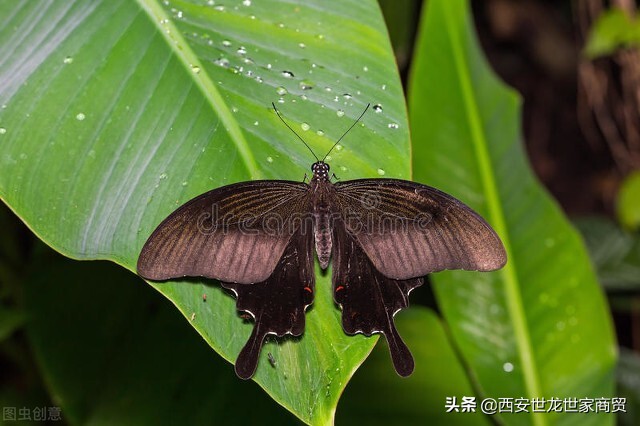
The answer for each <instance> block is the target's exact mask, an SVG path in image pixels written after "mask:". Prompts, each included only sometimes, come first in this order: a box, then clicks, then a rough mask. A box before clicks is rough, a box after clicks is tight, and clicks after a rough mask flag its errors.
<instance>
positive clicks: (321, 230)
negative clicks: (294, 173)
mask: <svg viewBox="0 0 640 426" xmlns="http://www.w3.org/2000/svg"><path fill="white" fill-rule="evenodd" d="M311 170H312V171H313V177H312V178H311V182H309V189H310V191H311V194H312V196H313V199H314V200H316V201H315V203H313V229H314V239H315V243H316V244H315V245H316V253H317V255H318V262H319V263H320V267H321V268H322V269H327V267H328V266H329V259H330V258H331V247H332V243H333V241H332V239H331V218H332V208H331V206H332V205H333V201H334V200H333V198H334V197H335V188H334V187H333V184H332V183H331V181H330V180H329V165H328V164H327V163H325V162H322V161H319V162H317V163H314V164H313V165H312V166H311Z"/></svg>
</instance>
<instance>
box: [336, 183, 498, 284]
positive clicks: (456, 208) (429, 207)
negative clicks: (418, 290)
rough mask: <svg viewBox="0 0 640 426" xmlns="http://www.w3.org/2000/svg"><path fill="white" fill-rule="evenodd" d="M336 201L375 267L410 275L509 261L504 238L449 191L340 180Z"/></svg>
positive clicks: (391, 273)
mask: <svg viewBox="0 0 640 426" xmlns="http://www.w3.org/2000/svg"><path fill="white" fill-rule="evenodd" d="M335 187H336V204H337V206H338V211H339V212H340V214H341V216H342V217H343V219H344V222H345V225H346V228H347V231H348V232H349V233H350V234H352V235H354V236H355V238H356V239H357V241H358V243H359V244H360V245H361V247H362V249H363V250H364V252H365V253H366V254H367V256H368V257H369V259H370V260H371V261H372V262H373V265H374V266H375V268H376V269H377V270H378V271H380V272H382V273H383V274H384V275H386V276H387V277H389V278H394V279H400V280H404V279H409V278H415V277H420V276H424V275H426V274H428V273H431V272H435V271H441V270H444V269H466V270H477V271H490V270H494V269H499V268H500V267H502V266H503V265H504V263H505V262H506V254H505V251H504V247H503V245H502V242H501V241H500V238H499V237H498V236H497V235H496V233H495V232H494V231H493V229H491V227H490V226H489V225H488V224H487V223H486V222H485V221H484V219H482V218H481V217H480V216H479V215H478V214H477V213H475V212H474V211H473V210H471V209H470V208H469V207H467V206H466V205H464V204H463V203H462V202H460V201H458V200H456V199H455V198H453V197H451V196H450V195H448V194H445V193H444V192H441V191H439V190H437V189H435V188H431V187H429V186H426V185H421V184H418V183H414V182H408V181H402V180H395V179H361V180H353V181H347V182H338V183H336V185H335Z"/></svg>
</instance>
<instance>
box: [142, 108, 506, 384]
mask: <svg viewBox="0 0 640 426" xmlns="http://www.w3.org/2000/svg"><path fill="white" fill-rule="evenodd" d="M274 109H275V105H274ZM365 112H366V109H365ZM276 113H278V111H277V110H276ZM362 115H364V112H363V113H362ZM362 115H361V116H360V118H361V117H362ZM278 116H279V114H278ZM360 118H358V120H359V119H360ZM358 120H356V121H355V122H354V124H353V125H352V126H351V127H350V128H349V130H351V128H353V126H354V125H355V123H357V122H358ZM283 122H284V120H283ZM285 125H287V123H286V122H285ZM287 127H289V126H288V125H287ZM289 128H290V127H289ZM349 130H347V132H348V131H349ZM347 132H345V134H346V133H347ZM294 133H295V132H294ZM345 134H343V135H342V137H344V135H345ZM298 137H299V136H298ZM342 137H341V138H340V139H339V140H338V142H340V140H341V139H342ZM338 142H336V144H337V143H338ZM303 143H304V141H303ZM305 145H306V143H305ZM334 146H335V145H334ZM307 147H308V146H307ZM312 153H313V151H312ZM327 155H328V154H327ZM314 156H315V154H314ZM325 158H326V156H325ZM316 160H317V161H316V162H315V163H314V164H313V165H312V166H311V170H312V172H313V177H312V179H311V181H310V182H309V183H304V182H292V181H284V180H262V181H251V182H240V183H236V184H233V185H228V186H224V187H222V188H217V189H214V190H212V191H209V192H207V193H205V194H202V195H200V196H198V197H196V198H194V199H192V200H191V201H189V202H187V203H186V204H184V205H183V206H181V207H179V208H178V209H177V210H176V211H174V212H173V213H171V214H170V215H169V217H167V218H166V219H165V220H164V221H163V222H162V223H161V224H160V225H159V226H158V227H157V228H156V230H155V231H154V232H153V234H151V236H150V237H149V239H148V240H147V242H146V243H145V245H144V247H143V248H142V252H141V253H140V257H139V259H138V273H139V274H140V275H141V276H143V277H144V278H147V279H151V280H167V279H171V278H178V277H184V276H202V277H207V278H214V279H217V280H220V281H221V282H222V285H223V286H224V287H225V288H227V289H230V290H232V291H233V292H234V293H235V295H236V297H237V308H238V310H240V311H243V312H248V313H249V314H250V315H251V316H252V317H253V319H254V321H255V325H254V328H253V333H252V334H251V337H250V338H249V340H248V342H247V343H246V345H245V346H244V348H243V349H242V351H241V352H240V354H239V356H238V359H237V360H236V366H235V370H236V373H237V375H238V376H239V377H241V378H243V379H248V378H250V377H251V376H253V374H254V372H255V370H256V367H257V363H258V356H259V354H260V350H261V348H262V344H263V342H264V339H265V337H266V335H267V334H275V335H277V336H284V335H285V334H291V335H294V336H299V335H301V334H302V333H303V331H304V323H305V309H306V308H307V307H308V306H309V305H311V303H312V302H313V294H314V291H315V289H314V282H315V279H314V271H313V263H314V256H313V249H314V245H315V251H316V253H317V256H318V260H319V263H320V266H321V268H322V269H326V268H327V266H328V265H329V260H330V258H331V257H333V277H332V278H333V294H334V300H335V302H336V303H337V304H338V305H339V306H340V307H341V309H342V327H343V329H344V331H345V332H346V333H348V334H355V333H363V334H365V335H367V336H369V335H371V334H373V333H382V334H384V336H385V337H386V339H387V342H388V344H389V349H390V352H391V358H392V361H393V364H394V367H395V369H396V371H397V372H398V374H399V375H401V376H408V375H409V374H411V373H412V371H413V368H414V361H413V357H412V356H411V352H410V351H409V348H408V347H407V346H406V344H405V343H404V342H403V341H402V339H401V338H400V335H399V334H398V332H397V330H396V327H395V325H394V319H393V317H394V315H395V314H396V313H397V312H398V311H399V310H401V309H403V308H406V307H407V306H408V305H409V300H408V295H409V292H410V291H411V290H412V289H414V288H416V287H418V286H420V285H421V284H422V283H423V280H424V279H423V277H424V276H425V275H427V274H429V273H431V272H435V271H441V270H444V269H467V270H475V271H491V270H494V269H498V268H501V267H502V266H503V265H504V264H505V262H506V254H505V250H504V247H503V245H502V243H501V241H500V239H499V237H498V236H497V235H496V233H495V232H494V231H493V229H491V227H490V226H489V225H488V224H487V223H486V222H485V221H484V220H483V219H482V218H481V217H480V216H479V215H478V214H477V213H475V212H474V211H473V210H471V209H470V208H469V207H467V206H466V205H464V204H463V203H462V202H460V201H458V200H457V199H455V198H453V197H452V196H450V195H448V194H445V193H444V192H441V191H439V190H437V189H435V188H431V187H429V186H425V185H421V184H419V183H414V182H409V181H404V180H396V179H358V180H352V181H345V182H336V183H332V182H331V179H330V176H329V165H328V164H326V163H325V162H324V158H323V159H322V160H319V159H318V158H317V157H316Z"/></svg>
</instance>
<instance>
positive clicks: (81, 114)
mask: <svg viewBox="0 0 640 426" xmlns="http://www.w3.org/2000/svg"><path fill="white" fill-rule="evenodd" d="M85 118H86V116H85V115H84V114H83V113H81V112H79V113H78V114H76V120H78V121H82V120H84V119H85Z"/></svg>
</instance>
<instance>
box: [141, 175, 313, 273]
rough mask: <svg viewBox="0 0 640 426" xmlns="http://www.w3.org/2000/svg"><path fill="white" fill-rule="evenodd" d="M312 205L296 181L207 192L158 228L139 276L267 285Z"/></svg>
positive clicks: (145, 249) (145, 251)
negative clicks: (195, 277) (202, 278)
mask: <svg viewBox="0 0 640 426" xmlns="http://www.w3.org/2000/svg"><path fill="white" fill-rule="evenodd" d="M308 204H309V186H308V185H306V184H304V183H298V182H289V181H252V182H242V183H237V184H233V185H229V186H225V187H222V188H218V189H214V190H213V191H209V192H207V193H205V194H202V195H200V196H199V197H196V198H194V199H193V200H191V201H189V202H188V203H186V204H184V205H183V206H181V207H180V208H178V209H177V210H176V211H174V212H173V213H172V214H171V215H170V216H169V217H167V219H165V220H164V221H163V222H162V223H161V224H160V225H159V226H158V227H157V228H156V230H155V231H154V232H153V234H152V235H151V236H150V237H149V239H148V240H147V242H146V243H145V245H144V247H143V249H142V252H141V253H140V257H139V258H138V273H139V274H140V275H141V276H143V277H145V278H148V279H152V280H166V279H170V278H177V277H182V276H203V277H207V278H215V279H219V280H222V281H227V282H237V283H254V282H262V281H265V280H266V279H267V278H268V277H269V276H270V275H271V273H272V272H273V270H274V269H275V267H276V265H277V263H278V261H279V260H280V258H281V257H282V254H283V252H284V250H285V248H286V247H287V244H288V242H289V240H290V239H291V236H292V235H293V234H294V233H295V232H296V230H297V228H299V226H300V220H298V219H296V218H299V217H302V216H304V212H306V211H308V209H309V206H308Z"/></svg>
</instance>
